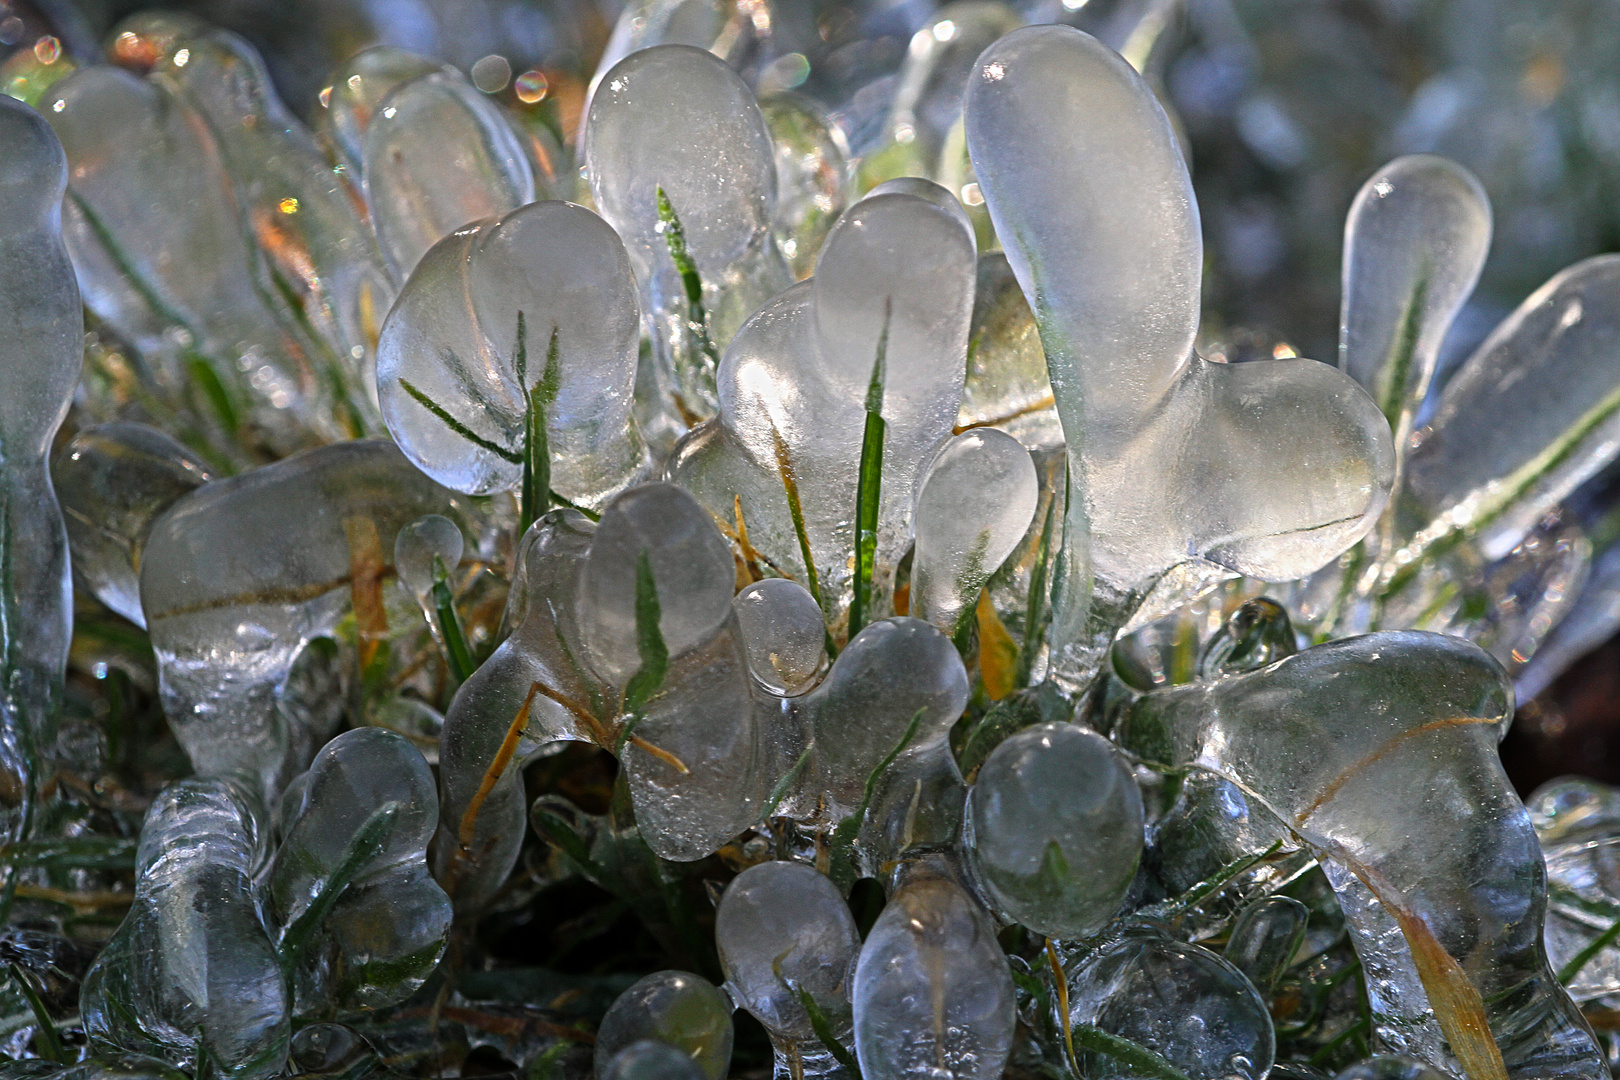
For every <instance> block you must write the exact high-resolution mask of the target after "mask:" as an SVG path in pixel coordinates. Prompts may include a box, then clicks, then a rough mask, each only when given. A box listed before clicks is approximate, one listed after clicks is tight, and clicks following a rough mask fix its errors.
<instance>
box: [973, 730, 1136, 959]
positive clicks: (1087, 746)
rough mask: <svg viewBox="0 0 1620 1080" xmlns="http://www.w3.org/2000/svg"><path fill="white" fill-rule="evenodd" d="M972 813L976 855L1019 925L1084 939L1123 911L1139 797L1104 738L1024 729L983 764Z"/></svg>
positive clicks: (999, 901) (998, 900)
mask: <svg viewBox="0 0 1620 1080" xmlns="http://www.w3.org/2000/svg"><path fill="white" fill-rule="evenodd" d="M968 809H969V813H970V814H971V815H972V823H973V824H972V828H973V833H972V840H971V842H970V844H969V845H968V852H969V855H970V857H971V858H972V859H973V863H974V866H975V867H976V868H977V870H978V873H979V878H980V880H981V881H983V882H984V885H985V888H986V890H987V891H988V892H989V894H990V896H991V898H992V899H993V900H994V902H995V904H996V906H997V907H998V908H1000V909H1001V911H1002V912H1004V913H1005V914H1006V915H1008V916H1010V917H1011V918H1012V919H1014V920H1015V921H1017V922H1020V923H1023V924H1024V925H1025V926H1027V927H1029V928H1030V929H1031V930H1034V931H1036V932H1037V933H1041V934H1045V935H1047V936H1048V937H1057V938H1070V939H1074V938H1085V937H1090V936H1091V935H1092V934H1095V933H1096V932H1097V931H1098V930H1100V929H1102V927H1103V926H1104V925H1105V924H1106V923H1107V922H1108V920H1109V919H1111V918H1112V917H1113V915H1114V913H1115V912H1116V911H1117V910H1118V909H1119V905H1120V902H1121V901H1122V900H1123V899H1124V898H1125V891H1126V890H1127V889H1128V888H1130V884H1131V879H1132V878H1133V877H1134V876H1135V874H1136V864H1137V862H1138V861H1139V860H1140V859H1141V856H1142V839H1143V833H1142V796H1141V793H1140V792H1139V791H1138V790H1137V787H1136V780H1135V778H1134V777H1133V776H1132V774H1131V768H1130V766H1129V765H1128V764H1127V763H1126V761H1125V758H1124V756H1123V755H1122V754H1120V752H1119V751H1118V750H1116V749H1115V748H1114V745H1113V744H1112V743H1110V742H1109V741H1108V740H1107V739H1105V738H1103V737H1102V736H1101V735H1098V734H1097V733H1096V732H1094V731H1090V730H1087V729H1086V728H1082V727H1078V726H1076V725H1074V724H1063V723H1055V724H1039V725H1037V726H1035V727H1032V728H1025V729H1024V730H1023V731H1020V732H1018V733H1017V734H1016V735H1013V736H1011V737H1009V738H1008V739H1006V740H1005V741H1004V742H1003V743H1002V744H1001V745H1000V746H998V747H996V749H995V751H994V752H993V753H992V754H991V755H990V757H989V758H988V759H986V760H985V763H984V765H983V767H982V768H981V769H980V770H979V775H978V779H977V782H976V783H974V785H973V789H972V791H970V792H969V793H968Z"/></svg>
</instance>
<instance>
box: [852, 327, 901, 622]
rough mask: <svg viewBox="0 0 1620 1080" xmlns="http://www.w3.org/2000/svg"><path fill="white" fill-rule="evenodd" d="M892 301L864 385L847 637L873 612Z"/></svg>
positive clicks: (881, 491)
mask: <svg viewBox="0 0 1620 1080" xmlns="http://www.w3.org/2000/svg"><path fill="white" fill-rule="evenodd" d="M893 314H894V302H893V300H885V301H884V302H883V329H882V330H881V331H880V332H879V333H878V342H877V355H876V357H875V358H874V359H873V361H872V381H871V383H870V384H868V386H867V388H866V426H865V429H864V430H863V431H862V432H861V465H860V472H859V474H858V476H857V478H856V481H855V537H854V539H855V588H854V591H853V594H852V595H851V597H850V602H849V639H850V640H851V641H853V640H854V639H855V635H856V634H858V633H860V632H861V627H863V626H865V625H866V621H867V619H869V618H870V617H871V614H872V570H873V564H874V563H875V561H876V558H877V528H878V521H877V519H878V504H879V502H880V501H881V499H882V494H883V437H884V434H885V432H886V431H887V430H888V425H887V424H886V423H884V420H883V379H884V375H885V372H884V366H885V361H886V360H887V359H888V351H889V321H890V319H891V317H892V316H893Z"/></svg>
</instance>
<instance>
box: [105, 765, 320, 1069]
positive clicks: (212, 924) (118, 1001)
mask: <svg viewBox="0 0 1620 1080" xmlns="http://www.w3.org/2000/svg"><path fill="white" fill-rule="evenodd" d="M256 816H257V815H256V812H255V810H254V808H253V806H252V804H251V802H250V801H249V800H248V799H246V798H245V797H244V796H243V795H242V793H241V792H240V790H239V789H238V788H237V787H236V786H235V785H234V784H232V783H231V782H230V781H227V780H224V779H193V780H182V781H180V782H179V783H177V784H173V785H170V786H169V787H168V788H166V789H164V791H163V792H162V793H161V794H160V795H159V796H158V797H157V799H156V800H155V801H154V802H153V803H152V806H151V808H150V809H149V810H148V811H147V813H146V821H145V824H144V825H143V826H142V827H141V842H140V849H139V852H138V854H137V855H136V860H135V897H134V900H133V902H132V904H131V907H130V911H129V914H128V915H127V916H126V917H125V918H124V922H123V924H122V925H121V926H119V928H118V931H117V933H115V934H114V935H113V936H112V939H111V940H110V941H108V942H107V946H106V948H105V949H103V950H102V952H101V955H100V956H98V957H97V958H96V962H95V965H94V966H93V967H92V968H91V969H90V973H89V974H88V975H87V976H85V981H84V987H83V989H82V991H81V992H80V1009H81V1010H82V1013H83V1016H84V1025H85V1032H86V1034H87V1035H89V1037H90V1044H91V1046H92V1048H94V1049H95V1050H96V1051H98V1052H107V1051H118V1050H122V1051H127V1052H133V1053H141V1054H150V1055H152V1056H154V1057H158V1058H162V1059H163V1060H166V1061H169V1062H172V1063H173V1064H175V1065H177V1066H179V1067H180V1068H182V1069H186V1070H188V1071H195V1069H196V1067H197V1063H198V1061H199V1060H200V1059H201V1058H202V1057H203V1056H205V1055H206V1058H207V1060H208V1062H209V1063H210V1064H211V1065H212V1066H213V1068H215V1069H217V1070H219V1071H220V1072H221V1073H222V1074H223V1075H225V1076H227V1077H230V1078H231V1080H262V1078H265V1077H270V1076H274V1075H276V1074H277V1073H279V1072H280V1071H281V1069H282V1066H283V1064H284V1063H285V1061H286V1057H287V1039H288V1032H289V1005H290V995H289V993H288V988H287V979H286V975H285V974H284V973H283V971H282V966H281V959H280V957H279V956H278V955H277V953H276V949H275V946H274V945H272V944H271V942H270V938H269V936H268V934H266V932H265V928H264V925H263V923H262V922H261V921H260V917H259V911H258V907H257V904H256V902H255V897H254V888H253V874H254V872H255V871H256V870H257V869H258V867H259V865H260V863H261V862H262V860H263V858H264V837H263V836H262V834H261V833H260V832H259V830H258V828H257V826H256V825H255V819H256Z"/></svg>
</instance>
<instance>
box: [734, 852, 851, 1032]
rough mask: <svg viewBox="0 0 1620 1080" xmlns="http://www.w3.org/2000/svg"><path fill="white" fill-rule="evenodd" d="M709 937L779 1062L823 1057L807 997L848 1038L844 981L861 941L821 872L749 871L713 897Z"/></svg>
mask: <svg viewBox="0 0 1620 1080" xmlns="http://www.w3.org/2000/svg"><path fill="white" fill-rule="evenodd" d="M714 940H715V946H716V947H717V948H718V949H719V950H720V965H721V967H722V968H723V969H724V971H725V974H726V982H727V984H728V985H729V986H730V987H731V989H732V993H733V995H734V996H735V997H736V999H737V1001H738V1003H739V1004H740V1005H741V1006H742V1007H743V1008H745V1009H747V1010H748V1011H749V1012H750V1013H752V1014H753V1015H754V1017H755V1018H756V1019H757V1020H759V1022H760V1023H761V1024H764V1025H765V1030H766V1031H767V1032H769V1033H770V1036H771V1043H772V1045H773V1046H774V1047H775V1050H776V1054H777V1057H778V1061H779V1062H782V1061H787V1060H793V1059H797V1060H799V1061H801V1062H802V1061H804V1060H805V1059H806V1058H808V1059H809V1060H810V1061H812V1062H823V1061H825V1059H826V1058H827V1056H828V1052H827V1050H826V1048H825V1047H824V1046H823V1045H822V1044H821V1042H820V1041H819V1039H818V1038H817V1036H816V1031H815V1027H814V1025H813V1023H812V1021H811V1014H810V1012H809V1011H808V1010H807V1009H806V1007H805V1001H806V999H807V998H808V999H809V1001H810V1003H811V1004H813V1005H814V1007H815V1009H816V1011H817V1012H818V1013H819V1015H820V1017H821V1018H822V1019H823V1020H824V1021H825V1023H826V1030H827V1031H828V1033H829V1034H831V1035H832V1036H833V1038H835V1039H839V1040H845V1041H847V1039H848V1037H849V1033H850V1025H851V1022H852V1012H851V1004H850V998H849V985H850V981H849V980H850V976H851V974H852V972H853V971H854V967H855V959H856V955H857V953H858V952H859V951H860V948H861V939H860V935H859V934H858V933H857V932H856V930H855V920H854V918H852V917H851V915H850V911H849V907H848V905H846V904H845V903H844V898H843V896H841V895H840V894H839V891H838V888H837V887H836V886H835V885H833V883H832V882H831V881H829V880H827V878H826V877H825V876H823V875H822V874H821V873H819V872H818V871H816V870H815V869H813V868H811V867H809V866H805V865H803V864H802V863H793V862H776V861H773V862H765V863H760V864H759V865H758V866H753V867H750V868H748V869H747V870H745V871H743V872H742V873H741V874H738V875H737V877H736V879H735V880H733V881H732V882H731V884H730V885H728V886H727V887H726V891H725V894H724V895H723V896H722V897H721V898H720V907H719V910H718V911H717V912H716V914H715V923H714Z"/></svg>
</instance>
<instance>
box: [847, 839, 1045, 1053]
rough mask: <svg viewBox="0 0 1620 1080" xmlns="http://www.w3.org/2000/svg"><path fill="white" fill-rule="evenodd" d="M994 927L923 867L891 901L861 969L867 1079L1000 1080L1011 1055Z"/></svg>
mask: <svg viewBox="0 0 1620 1080" xmlns="http://www.w3.org/2000/svg"><path fill="white" fill-rule="evenodd" d="M1014 1021H1015V1015H1014V1007H1013V987H1012V976H1011V975H1010V974H1008V970H1007V958H1006V956H1005V955H1004V954H1003V953H1002V951H1001V946H1000V945H998V944H997V943H996V927H995V923H994V922H992V921H991V919H990V916H989V915H987V914H986V913H985V912H984V910H983V909H982V908H980V907H979V905H978V903H977V902H976V901H974V899H973V898H972V897H971V896H970V895H969V894H968V892H967V890H965V889H963V888H962V887H961V886H960V885H958V884H957V883H956V882H955V881H953V880H951V879H950V878H949V877H946V876H944V875H943V874H939V873H937V872H934V871H933V870H931V869H930V868H929V867H927V866H922V865H919V866H917V867H916V868H914V869H913V872H912V874H911V876H910V878H909V879H908V880H907V881H906V882H905V883H904V884H902V885H901V886H900V887H899V888H898V889H896V890H895V892H894V895H892V896H891V897H889V903H888V905H887V906H886V907H885V908H884V909H883V913H882V914H881V915H879V916H878V920H877V922H876V923H874V924H873V926H872V930H871V932H870V933H868V934H867V936H866V943H865V944H864V945H862V946H861V958H860V962H859V963H858V964H857V965H856V968H855V1054H856V1057H857V1058H858V1059H859V1060H860V1064H861V1073H862V1075H863V1076H866V1077H869V1078H870V1080H924V1078H929V1080H996V1078H997V1077H999V1076H1001V1071H1002V1069H1003V1068H1004V1067H1005V1066H1006V1064H1007V1055H1008V1052H1009V1051H1010V1050H1011V1048H1012V1037H1013V1027H1014Z"/></svg>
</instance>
